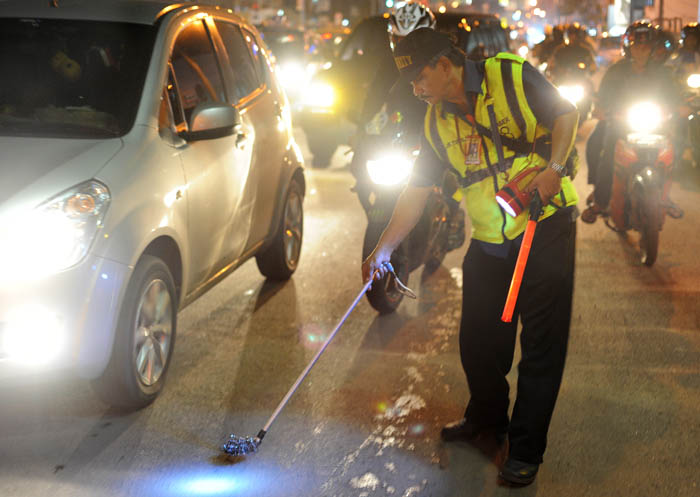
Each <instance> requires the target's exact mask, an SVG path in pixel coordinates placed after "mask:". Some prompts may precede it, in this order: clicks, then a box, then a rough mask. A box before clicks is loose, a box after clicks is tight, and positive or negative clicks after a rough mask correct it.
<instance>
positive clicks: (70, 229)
mask: <svg viewBox="0 0 700 497" xmlns="http://www.w3.org/2000/svg"><path fill="white" fill-rule="evenodd" d="M110 200H111V196H110V194H109V190H108V189H107V187H106V186H105V185H103V184H102V183H100V182H99V181H94V180H91V181H87V182H85V183H82V184H80V185H77V186H75V187H73V188H71V189H69V190H66V191H65V192H63V193H60V194H59V195H57V196H56V197H54V198H52V199H50V200H48V201H47V202H44V203H43V204H41V205H40V206H38V207H37V208H35V209H33V210H32V211H30V212H28V213H25V214H23V215H16V216H14V217H13V218H12V219H9V220H8V221H6V222H2V224H1V225H0V280H1V281H5V282H7V281H10V282H16V281H22V280H32V279H36V278H41V277H42V276H46V275H49V274H53V273H56V272H59V271H62V270H64V269H67V268H69V267H71V266H74V265H75V264H77V263H78V262H80V261H81V260H82V259H83V258H84V257H85V255H86V254H87V252H88V250H89V248H90V246H91V245H92V242H93V240H94V239H95V235H96V234H97V231H98V230H99V229H100V228H101V227H102V221H103V220H104V216H105V214H106V212H107V208H108V207H109V203H110Z"/></svg>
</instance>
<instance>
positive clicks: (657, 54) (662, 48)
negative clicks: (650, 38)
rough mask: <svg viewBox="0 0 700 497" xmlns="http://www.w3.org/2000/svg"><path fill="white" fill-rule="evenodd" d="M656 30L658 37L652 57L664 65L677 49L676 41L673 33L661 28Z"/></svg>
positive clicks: (654, 43) (655, 37)
mask: <svg viewBox="0 0 700 497" xmlns="http://www.w3.org/2000/svg"><path fill="white" fill-rule="evenodd" d="M654 29H655V30H656V35H655V36H654V40H655V41H654V42H653V52H652V55H653V57H654V59H656V60H657V61H658V62H661V63H662V64H663V63H664V62H666V60H668V58H669V57H670V56H671V54H672V53H673V52H674V50H675V49H676V39H675V37H674V36H673V33H671V32H669V31H666V30H665V29H663V28H662V27H661V26H658V25H657V26H654Z"/></svg>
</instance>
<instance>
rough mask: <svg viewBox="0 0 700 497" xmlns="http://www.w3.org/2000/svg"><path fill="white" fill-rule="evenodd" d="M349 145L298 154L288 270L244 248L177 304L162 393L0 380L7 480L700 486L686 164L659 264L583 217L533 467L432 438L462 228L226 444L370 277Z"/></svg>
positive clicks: (214, 486)
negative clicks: (227, 453) (228, 268)
mask: <svg viewBox="0 0 700 497" xmlns="http://www.w3.org/2000/svg"><path fill="white" fill-rule="evenodd" d="M588 132H590V123H589V124H587V125H586V126H584V127H583V129H582V131H581V136H580V139H579V140H578V144H577V145H578V146H579V148H580V151H581V152H583V146H584V141H585V138H586V135H587V133H588ZM300 141H301V142H302V144H303V143H304V140H303V136H302V137H301V139H300ZM346 161H347V158H346V157H344V156H343V155H342V151H338V152H337V153H336V155H335V157H334V160H333V164H332V166H331V167H330V168H329V169H327V170H311V169H309V170H307V175H306V178H307V182H308V189H307V196H306V200H305V204H304V207H305V212H306V224H305V237H304V245H303V251H302V259H301V263H300V266H299V268H298V270H297V272H296V273H295V275H294V277H293V278H292V279H291V280H290V281H289V282H287V283H285V284H273V283H268V282H266V281H265V280H264V279H263V277H262V276H261V275H260V274H259V272H258V271H257V267H256V266H255V262H253V261H250V262H248V263H246V264H245V265H244V266H242V267H241V268H239V269H238V270H237V271H236V272H235V273H234V274H233V275H231V276H229V277H228V278H227V279H226V280H225V281H224V282H223V283H221V284H220V285H219V286H218V287H216V288H214V289H213V290H211V291H210V292H209V293H207V294H206V295H205V296H204V297H202V298H201V299H200V300H198V301H197V302H195V303H194V304H192V305H191V306H190V307H188V308H187V309H185V310H184V311H183V312H181V313H180V316H179V330H178V331H179V336H178V342H177V347H176V351H175V356H174V363H173V365H172V368H171V370H170V373H169V378H168V384H167V386H166V389H165V391H164V392H163V395H162V396H161V397H160V398H159V399H158V400H157V401H156V402H155V403H154V404H153V405H152V406H150V407H148V408H146V409H143V410H141V411H139V412H134V413H120V412H117V411H113V410H110V409H108V408H107V407H106V406H104V405H103V404H101V403H99V401H97V400H95V398H94V397H93V396H92V394H91V392H90V389H89V386H88V385H87V384H85V383H82V382H78V381H75V380H66V379H64V378H61V377H52V378H41V377H40V378H31V379H28V380H23V381H19V380H18V381H17V382H13V383H11V384H4V385H0V395H1V397H0V399H2V400H1V401H0V406H1V407H0V495H2V496H3V497H34V496H41V497H44V496H50V497H82V496H148V497H169V496H173V497H176V496H178V497H179V496H200V495H205V496H256V497H263V496H290V497H296V496H298V497H315V496H319V497H321V496H323V497H334V496H337V497H340V496H348V497H350V496H353V497H370V496H388V497H428V496H434V497H443V496H445V497H446V496H500V495H511V494H512V495H523V496H557V497H561V496H568V497H573V496H614V495H620V496H625V497H632V496H651V495H653V496H669V497H670V496H673V497H678V496H697V495H700V488H698V486H699V485H700V477H699V476H698V469H699V467H700V466H699V461H700V262H698V261H699V259H698V254H700V236H698V229H699V228H700V192H699V191H698V187H697V186H693V185H692V184H681V183H675V184H674V186H673V190H672V197H673V199H674V200H675V201H676V202H677V203H678V204H679V205H680V206H681V207H682V208H683V209H684V210H685V217H684V218H683V219H681V220H673V219H668V220H667V222H666V225H665V226H664V229H663V232H662V234H661V248H660V255H659V259H658V262H657V263H656V265H654V267H652V268H647V267H644V266H642V265H641V264H640V263H639V262H638V258H637V253H638V248H637V246H636V242H637V239H638V237H637V236H636V235H635V234H630V235H629V236H620V235H617V234H615V233H613V232H612V231H610V230H609V229H607V228H606V227H605V226H604V225H603V223H602V222H600V221H599V222H598V223H597V224H595V225H592V226H591V225H584V224H582V223H580V222H579V226H578V229H579V232H578V233H579V235H578V251H577V268H576V290H575V298H574V313H573V322H572V329H571V340H570V346H569V356H568V362H567V367H566V371H565V374H564V381H563V384H562V388H561V393H560V396H559V401H558V404H557V409H556V411H555V413H554V419H553V421H552V424H551V429H550V432H549V447H548V450H547V452H546V454H545V463H544V464H543V465H542V466H541V468H540V472H539V475H538V477H537V480H536V481H535V483H534V484H533V485H531V486H530V487H526V488H522V489H512V488H508V487H504V486H501V485H499V484H498V482H497V471H498V468H497V464H498V462H499V461H500V459H501V458H502V454H501V453H499V451H498V450H497V448H496V447H494V446H492V444H490V443H488V441H479V442H478V443H476V444H474V445H470V444H466V443H452V444H445V443H442V442H440V440H439V430H440V428H441V427H442V426H443V424H445V423H447V422H449V421H452V420H454V419H457V418H459V417H460V416H461V413H462V412H463V409H464V406H465V403H466V400H467V398H468V390H467V387H466V382H465V379H464V377H463V373H462V369H461V366H460V363H459V355H458V342H457V326H458V321H459V303H460V295H461V291H460V284H461V259H462V257H463V255H464V252H465V251H466V245H465V247H462V248H461V249H459V250H456V251H454V252H452V253H450V254H448V256H447V258H446V260H445V262H444V264H443V266H442V267H441V268H439V269H438V271H437V272H436V273H435V274H433V275H431V276H429V277H426V278H423V277H422V275H421V272H420V271H417V272H414V273H413V274H412V275H411V279H410V281H409V286H411V287H412V288H413V289H414V290H415V291H416V292H417V293H418V294H419V299H418V300H417V301H410V302H408V301H405V302H404V303H403V304H402V305H401V307H400V308H399V310H398V312H397V313H396V314H394V315H390V316H386V317H379V316H378V315H377V313H376V312H374V311H373V310H372V308H371V307H370V306H369V305H368V304H367V302H366V301H364V300H363V301H362V302H361V303H360V304H359V305H358V307H357V309H356V310H355V311H354V312H353V313H352V314H351V316H350V318H349V319H348V321H347V323H346V324H345V326H344V327H343V328H342V329H341V330H340V333H339V334H338V335H337V337H336V339H335V341H334V342H333V343H332V344H331V345H330V347H329V348H328V349H327V351H326V352H325V353H324V355H323V356H322V357H321V359H320V361H319V362H318V364H317V366H316V367H315V368H314V369H313V370H312V371H311V374H310V375H309V377H308V378H307V380H306V382H305V383H303V384H302V386H301V388H300V389H299V391H298V392H297V394H296V395H295V396H294V397H293V398H292V400H291V401H290V403H289V404H288V406H287V408H286V409H285V410H284V411H282V413H281V415H280V416H279V418H278V419H277V421H276V423H275V424H273V425H272V428H271V430H270V432H269V433H268V435H267V437H266V438H265V439H264V441H263V443H262V445H261V447H260V451H259V452H258V453H257V454H255V455H251V456H248V457H245V458H242V459H238V460H232V459H229V458H226V457H222V456H221V455H220V454H219V445H220V443H221V442H223V441H224V440H225V439H226V436H227V435H228V434H229V433H235V434H237V435H244V436H246V435H248V436H252V435H255V434H256V433H257V432H258V430H259V429H260V428H261V427H262V426H263V425H264V424H265V422H266V421H267V419H268V417H269V416H270V415H271V414H272V412H273V411H274V409H275V407H276V406H277V404H278V402H279V401H280V400H281V399H282V397H283V395H284V394H285V392H287V390H288V389H289V387H290V386H291V385H292V384H293V382H294V380H295V379H296V378H297V375H298V374H299V373H300V372H301V371H302V370H303V369H304V367H305V366H306V364H307V363H308V362H309V361H310V360H311V358H312V357H313V355H314V353H315V350H317V347H318V346H319V344H320V343H321V341H322V340H323V339H324V338H325V336H327V334H328V333H329V332H330V331H331V330H332V329H333V327H334V325H335V324H336V322H337V321H338V320H339V319H340V317H341V316H342V315H343V314H344V312H345V310H346V309H347V307H348V306H349V305H350V303H351V302H352V301H353V299H354V298H355V296H356V295H357V293H358V292H359V290H360V288H361V286H362V285H361V281H360V263H361V261H360V256H361V250H362V238H363V232H364V228H365V225H366V221H365V217H364V213H363V212H362V209H361V207H360V205H359V203H358V202H357V199H356V198H355V196H354V194H353V193H352V192H351V191H350V186H351V185H352V183H353V182H352V179H351V176H350V174H349V173H348V172H347V170H346V168H345V163H346ZM585 176H586V171H585V169H584V170H583V171H581V173H580V174H579V176H578V178H577V181H576V183H577V186H578V187H579V192H580V196H581V198H582V199H584V198H585V196H586V195H587V194H588V192H589V191H590V187H588V186H586V185H585ZM581 207H583V200H582V201H581ZM517 359H518V357H517V356H516V361H517ZM509 378H510V380H511V384H512V385H514V384H515V383H514V382H515V380H516V378H517V368H515V367H513V370H512V371H511V374H510V377H509Z"/></svg>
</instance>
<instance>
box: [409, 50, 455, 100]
mask: <svg viewBox="0 0 700 497" xmlns="http://www.w3.org/2000/svg"><path fill="white" fill-rule="evenodd" d="M443 66H444V64H442V63H441V61H438V63H437V64H436V65H435V67H430V66H425V67H424V68H423V70H422V71H421V72H420V74H419V75H418V77H417V78H416V79H414V80H413V81H411V86H413V94H414V95H415V96H416V97H418V98H420V99H421V100H423V101H425V102H428V103H429V104H433V105H434V104H436V103H437V102H439V101H440V100H442V99H443V98H444V97H445V96H446V95H447V93H446V90H447V85H448V78H447V76H448V74H449V72H448V71H446V69H445V67H443Z"/></svg>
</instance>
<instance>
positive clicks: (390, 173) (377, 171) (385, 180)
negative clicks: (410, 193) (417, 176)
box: [367, 151, 413, 186]
mask: <svg viewBox="0 0 700 497" xmlns="http://www.w3.org/2000/svg"><path fill="white" fill-rule="evenodd" d="M412 170H413V158H412V157H411V156H410V155H408V154H405V153H401V152H398V151H393V152H389V153H387V154H385V155H382V156H381V157H379V158H378V159H375V160H368V161H367V173H368V174H369V177H370V179H371V180H372V181H373V182H374V183H376V184H378V185H384V186H394V185H398V184H400V183H403V182H404V181H406V180H407V179H408V177H409V176H410V174H411V171H412Z"/></svg>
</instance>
